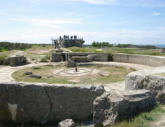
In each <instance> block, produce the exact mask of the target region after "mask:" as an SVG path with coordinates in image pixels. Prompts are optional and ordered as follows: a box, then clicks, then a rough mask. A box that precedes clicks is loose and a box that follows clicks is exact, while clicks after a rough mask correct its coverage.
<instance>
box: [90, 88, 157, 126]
mask: <svg viewBox="0 0 165 127" xmlns="http://www.w3.org/2000/svg"><path fill="white" fill-rule="evenodd" d="M155 105H156V101H155V99H154V97H153V95H152V94H151V93H150V92H149V91H146V90H140V91H125V92H124V91H123V92H119V91H114V90H113V91H110V92H107V93H104V94H103V95H102V96H100V97H98V98H96V99H95V101H94V107H93V109H94V111H93V121H94V127H106V126H110V125H113V124H115V123H116V122H119V121H122V120H126V119H129V118H132V117H133V116H135V115H136V114H138V113H141V112H144V111H148V110H151V109H152V108H153V107H154V106H155Z"/></svg>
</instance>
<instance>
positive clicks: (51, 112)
mask: <svg viewBox="0 0 165 127" xmlns="http://www.w3.org/2000/svg"><path fill="white" fill-rule="evenodd" d="M103 92H104V88H103V87H102V86H97V87H96V86H66V85H65V86H58V85H53V84H51V85H50V84H25V83H0V121H1V122H2V121H10V120H12V121H15V122H21V123H22V122H25V123H26V122H27V123H28V122H36V123H45V122H49V121H50V122H53V123H56V122H59V121H61V120H64V119H67V118H71V119H73V120H79V121H85V120H89V117H91V116H92V113H93V101H94V99H95V98H96V97H98V96H100V95H102V93H103Z"/></svg>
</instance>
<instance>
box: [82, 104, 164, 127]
mask: <svg viewBox="0 0 165 127" xmlns="http://www.w3.org/2000/svg"><path fill="white" fill-rule="evenodd" d="M164 113H165V110H164V109H163V106H162V105H157V106H156V107H155V108H154V109H153V110H151V111H150V112H145V113H141V114H139V115H138V116H136V117H135V118H133V119H132V120H128V121H122V122H120V123H117V124H115V125H113V126H109V127H151V126H152V124H153V122H156V121H158V120H159V117H160V116H162V115H165V114H164ZM79 127H93V125H89V126H79Z"/></svg>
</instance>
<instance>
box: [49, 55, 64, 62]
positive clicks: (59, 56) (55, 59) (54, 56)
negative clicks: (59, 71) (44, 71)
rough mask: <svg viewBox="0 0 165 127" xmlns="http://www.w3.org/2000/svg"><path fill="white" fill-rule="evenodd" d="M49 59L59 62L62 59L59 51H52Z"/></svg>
mask: <svg viewBox="0 0 165 127" xmlns="http://www.w3.org/2000/svg"><path fill="white" fill-rule="evenodd" d="M50 60H51V62H61V61H62V55H61V53H52V55H51V58H50Z"/></svg>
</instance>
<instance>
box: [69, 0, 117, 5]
mask: <svg viewBox="0 0 165 127" xmlns="http://www.w3.org/2000/svg"><path fill="white" fill-rule="evenodd" d="M67 1H75V2H86V3H90V4H114V3H116V2H117V1H118V0H67Z"/></svg>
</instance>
